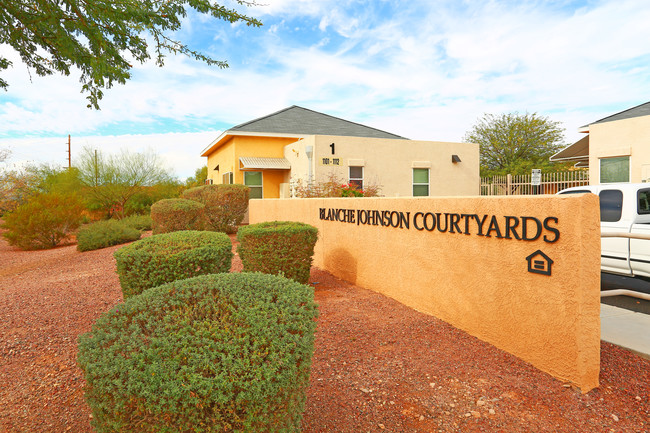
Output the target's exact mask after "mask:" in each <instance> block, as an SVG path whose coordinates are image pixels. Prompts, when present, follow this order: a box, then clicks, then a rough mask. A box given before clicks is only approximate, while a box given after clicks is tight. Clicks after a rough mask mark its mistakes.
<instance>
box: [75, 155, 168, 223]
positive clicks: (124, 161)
mask: <svg viewBox="0 0 650 433" xmlns="http://www.w3.org/2000/svg"><path fill="white" fill-rule="evenodd" d="M75 166H76V168H77V169H78V170H79V179H80V180H81V182H82V184H83V185H84V186H86V187H87V188H88V191H89V195H90V198H91V201H93V202H94V205H95V206H97V207H98V208H100V209H104V210H106V211H107V212H108V214H109V215H113V214H116V215H118V216H124V212H125V208H126V207H127V206H128V202H129V201H130V200H131V199H132V198H133V197H134V196H136V194H138V193H140V192H142V191H144V190H145V189H146V188H147V187H152V186H155V185H160V184H168V183H175V179H174V178H173V176H172V175H171V174H170V173H169V172H168V170H167V168H166V167H165V166H164V164H163V162H162V159H161V158H160V157H159V156H158V155H157V154H156V153H154V152H152V151H146V152H142V153H135V152H129V151H128V150H122V152H121V153H120V154H119V155H104V153H103V152H100V151H97V150H93V149H90V148H88V147H85V148H83V149H82V151H81V155H80V157H79V158H78V160H77V161H76V162H75Z"/></svg>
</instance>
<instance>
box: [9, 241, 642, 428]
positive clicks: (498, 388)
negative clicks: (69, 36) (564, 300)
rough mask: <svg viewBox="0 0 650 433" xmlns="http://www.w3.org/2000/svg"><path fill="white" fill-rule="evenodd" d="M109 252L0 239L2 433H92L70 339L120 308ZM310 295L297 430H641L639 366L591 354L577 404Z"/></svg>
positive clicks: (474, 357)
mask: <svg viewBox="0 0 650 433" xmlns="http://www.w3.org/2000/svg"><path fill="white" fill-rule="evenodd" d="M117 248H119V246H117V247H111V248H106V249H102V250H97V251H90V252H85V253H79V252H77V251H76V249H75V246H74V245H70V246H65V247H59V248H56V249H53V250H48V251H32V252H25V251H20V250H17V249H14V248H12V247H10V246H8V245H7V243H6V242H5V241H4V240H0V384H1V386H0V432H2V433H4V432H12V433H13V432H34V433H36V432H75V433H76V432H79V433H84V432H92V431H93V429H92V428H91V426H90V418H91V416H90V410H89V409H88V407H87V405H86V403H85V401H84V398H83V386H84V379H83V375H82V372H81V370H80V369H79V368H78V367H77V365H76V353H77V338H78V336H79V335H80V334H82V333H84V332H87V331H89V330H90V328H91V325H92V323H93V322H94V321H95V320H96V319H97V317H99V315H101V314H102V313H103V312H104V311H106V310H108V309H110V308H111V307H113V306H114V305H115V304H117V303H120V302H121V301H122V295H121V292H120V288H119V282H118V279H117V275H116V273H115V261H114V259H113V252H114V251H115V250H116V249H117ZM240 268H241V262H240V261H239V260H238V259H237V257H236V258H235V260H234V262H233V271H238V270H239V269H240ZM311 284H312V285H313V286H314V287H315V294H316V301H317V302H318V304H319V310H320V317H319V319H318V330H317V334H316V349H315V353H314V359H313V366H312V373H311V382H310V386H309V388H308V390H307V404H306V410H305V413H304V420H303V432H378V431H387V432H639V433H640V432H648V431H650V402H649V398H650V361H648V360H645V359H642V358H640V357H638V356H636V355H634V354H632V353H630V352H628V351H626V350H623V349H621V348H618V347H616V346H613V345H610V344H607V343H602V346H601V374H600V388H598V389H596V390H593V391H591V392H590V393H588V394H586V395H583V394H581V393H580V392H579V391H578V390H576V389H573V388H571V387H570V386H568V384H564V383H562V382H560V381H558V380H555V379H553V378H552V377H550V376H549V375H547V374H545V373H542V372H540V371H538V370H536V369H535V368H533V367H531V366H530V365H528V364H527V363H525V362H523V361H521V360H520V359H518V358H515V357H514V356H512V355H509V354H507V353H505V352H503V351H501V350H499V349H496V348H495V347H493V346H491V345H489V344H487V343H484V342H482V341H480V340H477V339H476V338H474V337H472V336H470V335H468V334H466V333H464V332H462V331H459V330H457V329H455V328H453V327H452V326H450V325H448V324H446V323H444V322H442V321H440V320H438V319H436V318H434V317H431V316H427V315H425V314H422V313H418V312H416V311H414V310H412V309H410V308H407V307H405V306H403V305H401V304H399V303H397V302H396V301H393V300H392V299H389V298H387V297H385V296H382V295H380V294H377V293H374V292H371V291H368V290H365V289H363V288H360V287H356V286H354V285H351V284H348V283H346V282H344V281H341V280H339V279H337V278H334V277H333V276H332V275H331V274H329V273H327V272H325V271H323V270H320V269H316V268H314V269H312V275H311ZM549 350H552V348H549Z"/></svg>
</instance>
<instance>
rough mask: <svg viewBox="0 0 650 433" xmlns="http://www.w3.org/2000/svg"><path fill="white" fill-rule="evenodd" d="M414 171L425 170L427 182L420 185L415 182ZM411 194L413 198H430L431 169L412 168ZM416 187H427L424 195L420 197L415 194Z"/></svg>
mask: <svg viewBox="0 0 650 433" xmlns="http://www.w3.org/2000/svg"><path fill="white" fill-rule="evenodd" d="M415 170H426V171H427V182H426V183H421V182H417V183H416V182H415ZM411 183H412V187H411V194H412V195H413V197H430V196H431V169H430V168H426V167H413V168H412V170H411ZM416 186H426V187H427V193H426V195H420V194H417V195H416V194H415V187H416Z"/></svg>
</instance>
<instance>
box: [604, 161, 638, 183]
mask: <svg viewBox="0 0 650 433" xmlns="http://www.w3.org/2000/svg"><path fill="white" fill-rule="evenodd" d="M615 160H619V161H622V160H626V161H627V175H626V179H625V180H603V162H612V161H615ZM630 167H631V166H630V155H624V156H612V157H604V158H599V159H598V181H599V182H600V183H602V184H611V183H627V182H630V176H631V172H630Z"/></svg>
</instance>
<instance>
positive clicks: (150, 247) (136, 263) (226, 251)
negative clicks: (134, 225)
mask: <svg viewBox="0 0 650 433" xmlns="http://www.w3.org/2000/svg"><path fill="white" fill-rule="evenodd" d="M114 256H115V260H116V262H117V273H118V276H119V278H120V285H121V286H122V293H123V295H124V298H125V299H126V298H129V297H131V296H134V295H138V294H140V293H142V292H143V291H144V290H146V289H149V288H151V287H156V286H159V285H161V284H164V283H168V282H171V281H175V280H181V279H185V278H190V277H194V276H197V275H204V274H215V273H219V272H228V271H229V270H230V265H231V262H232V244H231V242H230V238H228V236H227V235H226V234H224V233H214V232H203V231H189V230H188V231H179V232H173V233H164V234H160V235H154V236H151V237H148V238H145V239H141V240H139V241H137V242H134V243H132V244H130V245H127V246H124V247H122V248H120V249H119V250H117V251H115V253H114Z"/></svg>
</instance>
